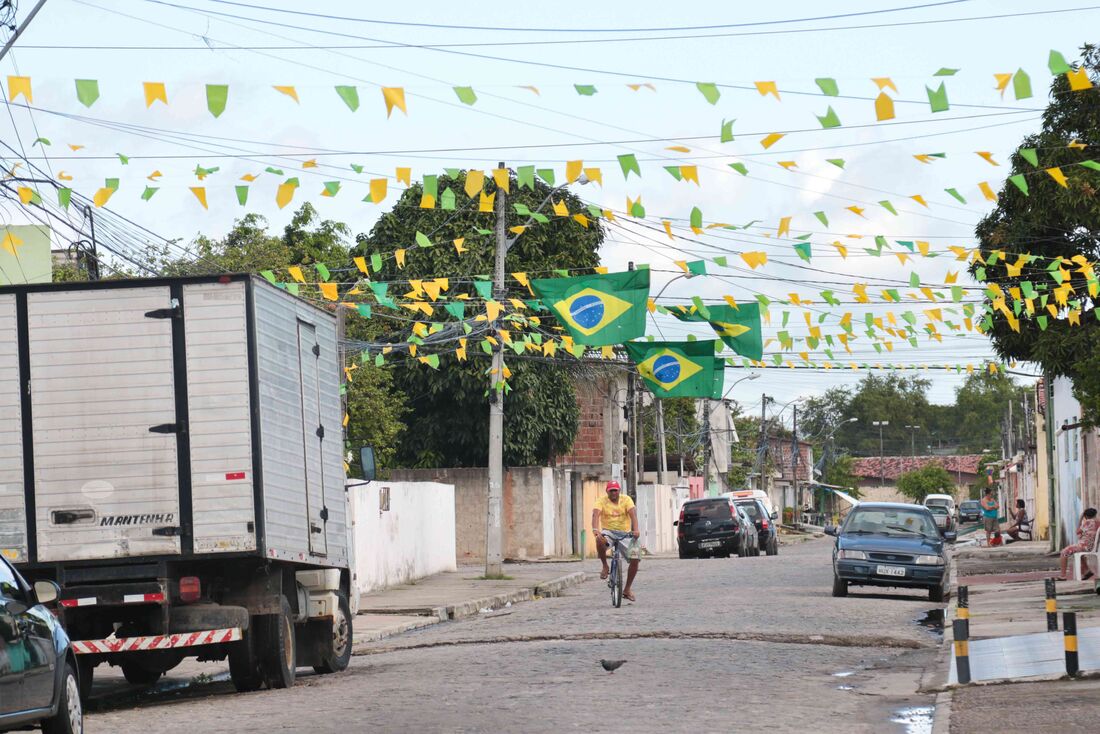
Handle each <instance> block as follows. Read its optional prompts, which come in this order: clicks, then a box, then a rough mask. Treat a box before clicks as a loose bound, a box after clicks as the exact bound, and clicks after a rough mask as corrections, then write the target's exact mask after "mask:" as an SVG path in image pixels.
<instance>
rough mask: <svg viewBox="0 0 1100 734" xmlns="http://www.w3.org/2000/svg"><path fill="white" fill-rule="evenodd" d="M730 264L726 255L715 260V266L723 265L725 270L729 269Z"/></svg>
mask: <svg viewBox="0 0 1100 734" xmlns="http://www.w3.org/2000/svg"><path fill="white" fill-rule="evenodd" d="M728 263H729V261H728V260H726V256H725V255H719V256H718V257H716V258H714V264H715V265H721V266H722V267H723V268H725V267H728Z"/></svg>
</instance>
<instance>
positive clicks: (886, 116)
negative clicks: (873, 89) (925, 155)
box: [875, 92, 919, 160]
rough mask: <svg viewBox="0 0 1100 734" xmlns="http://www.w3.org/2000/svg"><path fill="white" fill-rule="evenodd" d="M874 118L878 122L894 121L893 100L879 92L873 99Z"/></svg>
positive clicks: (884, 93)
mask: <svg viewBox="0 0 1100 734" xmlns="http://www.w3.org/2000/svg"><path fill="white" fill-rule="evenodd" d="M875 117H876V118H877V119H878V121H879V122H882V121H883V120H893V119H894V100H892V99H890V97H889V96H888V95H887V94H886V92H879V95H878V96H877V97H875ZM918 160H919V158H918Z"/></svg>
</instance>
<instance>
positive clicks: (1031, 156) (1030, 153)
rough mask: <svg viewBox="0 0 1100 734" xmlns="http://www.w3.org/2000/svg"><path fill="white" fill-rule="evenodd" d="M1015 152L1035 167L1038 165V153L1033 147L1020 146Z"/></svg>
mask: <svg viewBox="0 0 1100 734" xmlns="http://www.w3.org/2000/svg"><path fill="white" fill-rule="evenodd" d="M1017 152H1018V153H1019V154H1020V157H1021V158H1023V159H1024V160H1025V161H1027V162H1028V163H1030V164H1031V165H1033V166H1035V167H1036V168H1038V167H1039V154H1038V153H1037V152H1036V151H1035V148H1020V150H1018V151H1017Z"/></svg>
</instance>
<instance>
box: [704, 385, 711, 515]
mask: <svg viewBox="0 0 1100 734" xmlns="http://www.w3.org/2000/svg"><path fill="white" fill-rule="evenodd" d="M703 496H704V497H709V496H710V399H709V398H707V399H704V400H703Z"/></svg>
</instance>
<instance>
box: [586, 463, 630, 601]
mask: <svg viewBox="0 0 1100 734" xmlns="http://www.w3.org/2000/svg"><path fill="white" fill-rule="evenodd" d="M605 492H606V493H605V494H604V496H603V497H599V498H597V499H596V505H595V507H593V508H592V537H593V538H595V539H596V552H597V553H599V554H600V563H602V564H603V570H602V571H600V578H601V579H605V578H607V575H608V574H609V573H610V571H611V570H610V569H609V568H608V567H607V546H608V543H607V539H606V538H604V536H603V534H602V533H601V532H600V528H603V529H604V530H606V531H608V532H609V534H610V535H611V536H612V538H613V539H614V540H615V542H616V543H618V542H621V541H623V540H625V539H626V538H630V543H629V544H628V545H627V546H626V549H627V552H626V557H627V561H628V563H627V571H626V585H625V586H624V587H623V596H625V597H626V598H627V599H629V600H630V601H634V593H633V592H632V591H631V590H630V589H631V585H632V584H633V583H634V577H635V576H637V575H638V562H639V560H640V558H641V553H640V552H639V551H638V512H637V510H635V509H634V500H632V499H630V498H629V497H624V496H622V487H620V486H619V483H618V482H616V481H614V480H612V481H610V482H608V483H607V488H606V490H605Z"/></svg>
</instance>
